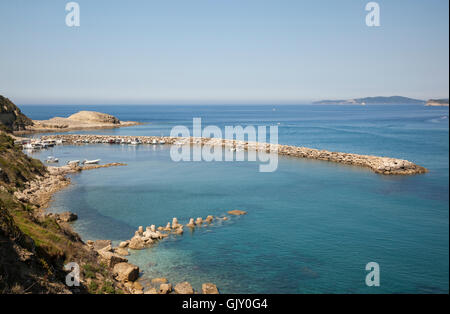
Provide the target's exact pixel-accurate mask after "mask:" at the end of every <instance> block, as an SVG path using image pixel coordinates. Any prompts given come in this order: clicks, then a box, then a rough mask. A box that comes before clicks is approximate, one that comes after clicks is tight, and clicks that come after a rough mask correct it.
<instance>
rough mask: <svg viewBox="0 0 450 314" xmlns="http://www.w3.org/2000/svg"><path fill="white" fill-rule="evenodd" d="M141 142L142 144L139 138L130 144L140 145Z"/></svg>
mask: <svg viewBox="0 0 450 314" xmlns="http://www.w3.org/2000/svg"><path fill="white" fill-rule="evenodd" d="M139 144H141V141H140V140H139V139H138V138H136V139H134V140H133V141H131V142H130V145H139Z"/></svg>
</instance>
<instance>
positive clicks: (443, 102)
mask: <svg viewBox="0 0 450 314" xmlns="http://www.w3.org/2000/svg"><path fill="white" fill-rule="evenodd" d="M425 106H427V107H448V98H447V99H430V100H428V101H427V103H426V104H425Z"/></svg>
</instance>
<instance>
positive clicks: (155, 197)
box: [21, 105, 449, 293]
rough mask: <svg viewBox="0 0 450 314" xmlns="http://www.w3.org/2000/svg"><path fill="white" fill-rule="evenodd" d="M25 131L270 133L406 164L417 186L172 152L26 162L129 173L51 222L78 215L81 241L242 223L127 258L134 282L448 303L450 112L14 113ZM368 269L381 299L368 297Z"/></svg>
mask: <svg viewBox="0 0 450 314" xmlns="http://www.w3.org/2000/svg"><path fill="white" fill-rule="evenodd" d="M21 109H22V111H23V112H24V113H25V114H26V115H28V116H29V117H31V118H32V119H48V118H50V117H52V116H55V115H57V116H64V117H66V116H69V115H70V114H72V113H75V112H77V111H79V110H95V111H100V112H106V113H110V114H113V115H115V116H117V117H118V118H119V119H121V120H133V121H140V122H146V123H147V124H144V125H140V126H135V127H128V128H121V129H113V130H96V131H87V132H73V133H90V134H93V133H96V134H114V135H169V133H170V130H171V128H172V127H173V126H175V125H185V126H188V127H189V126H191V125H192V118H193V117H201V118H202V122H203V125H204V126H206V125H217V126H219V127H221V128H223V127H224V126H225V125H243V126H246V125H255V126H256V125H278V127H279V142H280V143H281V144H291V145H299V146H307V147H311V148H319V149H328V150H334V151H342V152H351V153H361V154H374V155H383V156H390V157H397V158H403V159H408V160H410V161H413V162H415V163H417V164H419V165H422V166H425V167H427V168H428V169H429V170H430V172H429V173H428V174H425V175H416V176H410V177H399V176H380V175H377V174H374V173H372V172H371V171H369V170H366V169H361V168H357V167H352V166H345V165H338V164H334V163H327V162H321V161H311V160H302V159H294V158H287V157H280V159H279V165H278V170H277V171H275V172H273V173H260V172H258V164H257V163H254V162H181V163H176V162H173V161H172V160H171V159H170V156H169V147H168V146H151V145H141V146H138V147H130V146H126V145H108V144H98V145H89V146H58V147H55V148H53V149H50V150H47V151H44V152H41V153H34V154H33V156H34V157H37V158H41V159H45V158H46V157H47V156H49V155H54V156H57V157H59V158H60V160H61V161H62V162H65V161H66V160H70V159H84V158H86V159H96V158H101V159H102V162H105V163H106V162H125V163H127V164H128V165H127V166H126V167H116V168H106V169H99V170H93V171H86V172H83V173H81V174H78V175H74V176H73V177H72V180H73V185H71V186H70V187H69V188H68V189H65V190H63V191H62V192H60V193H58V194H56V195H55V196H54V202H53V203H52V205H51V208H50V209H49V210H51V211H56V212H58V211H66V210H70V211H73V212H75V213H77V214H78V216H79V220H78V221H77V222H76V223H75V224H74V228H75V229H76V231H78V232H79V233H80V234H81V236H82V237H83V238H84V239H85V240H88V239H112V240H114V241H120V240H125V239H129V238H131V237H132V236H133V234H134V230H136V229H137V227H138V226H139V225H144V226H146V225H150V224H155V225H157V226H158V225H165V224H166V223H167V222H168V221H169V220H171V219H172V217H178V219H179V220H180V221H181V222H183V223H186V222H187V219H188V218H190V217H194V218H196V217H206V216H207V215H223V214H225V213H226V211H228V210H230V209H241V210H245V211H247V212H248V215H245V216H241V217H233V218H231V219H230V220H229V221H226V222H223V223H221V224H218V223H215V224H213V225H212V226H210V227H207V228H201V229H197V230H195V232H194V233H190V232H189V231H188V229H186V230H185V231H186V232H185V234H184V235H183V236H182V237H173V238H169V239H167V240H164V241H162V242H161V243H160V244H159V245H157V246H155V247H153V248H151V249H147V250H142V251H139V252H135V253H132V255H131V256H130V258H129V259H130V261H131V262H133V263H136V264H137V265H139V266H140V268H141V270H142V277H143V279H146V278H153V277H167V278H168V279H169V280H170V281H171V282H172V283H176V282H180V281H183V280H187V281H189V282H191V283H192V284H193V286H194V288H196V289H199V288H200V286H201V283H203V282H213V283H215V284H217V286H218V287H219V289H220V291H221V292H223V293H406V292H410V293H444V292H445V293H448V291H449V208H448V206H449V196H448V195H449V193H448V188H449V120H448V117H449V111H448V108H428V107H424V106H408V105H397V106H365V107H362V106H275V107H274V106H21ZM368 262H377V263H378V264H379V265H380V270H381V286H380V287H378V288H369V287H367V286H366V285H365V276H366V274H367V272H366V271H365V265H366V264H367V263H368Z"/></svg>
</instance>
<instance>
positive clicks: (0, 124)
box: [0, 95, 33, 132]
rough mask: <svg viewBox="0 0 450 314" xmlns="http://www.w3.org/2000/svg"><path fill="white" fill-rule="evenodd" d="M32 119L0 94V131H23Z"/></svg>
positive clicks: (30, 123)
mask: <svg viewBox="0 0 450 314" xmlns="http://www.w3.org/2000/svg"><path fill="white" fill-rule="evenodd" d="M31 125H33V121H32V120H31V119H30V118H28V117H27V116H26V115H24V114H23V113H22V112H21V111H20V109H19V108H18V107H17V106H16V105H15V104H14V103H13V102H12V101H11V100H9V99H8V98H6V97H3V96H2V95H0V131H1V130H3V131H6V132H13V131H23V130H25V128H26V127H27V126H31Z"/></svg>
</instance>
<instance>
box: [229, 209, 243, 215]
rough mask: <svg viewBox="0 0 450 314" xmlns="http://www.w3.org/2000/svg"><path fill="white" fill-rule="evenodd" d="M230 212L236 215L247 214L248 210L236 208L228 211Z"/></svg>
mask: <svg viewBox="0 0 450 314" xmlns="http://www.w3.org/2000/svg"><path fill="white" fill-rule="evenodd" d="M228 214H230V215H235V216H240V215H246V214H247V212H246V211H243V210H239V209H234V210H230V211H228Z"/></svg>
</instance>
